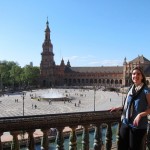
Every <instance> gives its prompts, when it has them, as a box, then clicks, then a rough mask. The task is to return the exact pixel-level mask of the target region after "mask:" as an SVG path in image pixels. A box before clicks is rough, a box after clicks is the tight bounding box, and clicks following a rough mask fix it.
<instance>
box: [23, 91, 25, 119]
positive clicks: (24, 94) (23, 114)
mask: <svg viewBox="0 0 150 150" xmlns="http://www.w3.org/2000/svg"><path fill="white" fill-rule="evenodd" d="M24 96H25V93H23V94H22V100H23V111H22V114H23V116H24Z"/></svg>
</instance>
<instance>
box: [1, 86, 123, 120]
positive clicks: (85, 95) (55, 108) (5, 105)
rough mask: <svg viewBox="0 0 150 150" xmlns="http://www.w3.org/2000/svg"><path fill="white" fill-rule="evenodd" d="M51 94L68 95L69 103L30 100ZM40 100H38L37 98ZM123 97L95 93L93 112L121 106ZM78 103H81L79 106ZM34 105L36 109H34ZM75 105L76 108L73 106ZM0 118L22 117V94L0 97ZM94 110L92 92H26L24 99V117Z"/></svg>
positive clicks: (113, 94)
mask: <svg viewBox="0 0 150 150" xmlns="http://www.w3.org/2000/svg"><path fill="white" fill-rule="evenodd" d="M52 92H53V93H56V94H57V93H58V94H62V95H63V96H66V94H67V95H68V97H71V98H72V100H71V102H68V101H66V102H64V101H55V100H52V101H51V102H50V101H49V100H40V101H38V98H37V99H31V97H30V96H31V95H33V97H42V96H43V95H45V94H49V95H51V94H52ZM39 99H40V98H39ZM122 99H123V95H122V94H121V93H116V92H108V91H105V92H104V91H101V90H100V89H99V90H97V91H96V93H95V110H96V111H99V110H108V109H110V108H112V107H116V106H121V105H122ZM79 101H80V102H81V103H80V104H79ZM35 105H36V106H37V107H35ZM75 105H76V106H75ZM0 110H1V113H0V117H9V116H22V115H23V97H22V93H13V94H9V95H4V96H1V97H0ZM93 110H94V91H93V90H80V89H57V90H56V89H45V90H34V91H32V92H26V94H25V97H24V115H37V114H38V115H40V114H55V113H70V112H82V111H93Z"/></svg>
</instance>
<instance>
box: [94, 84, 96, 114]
mask: <svg viewBox="0 0 150 150" xmlns="http://www.w3.org/2000/svg"><path fill="white" fill-rule="evenodd" d="M95 94H96V87H95V86H94V111H95Z"/></svg>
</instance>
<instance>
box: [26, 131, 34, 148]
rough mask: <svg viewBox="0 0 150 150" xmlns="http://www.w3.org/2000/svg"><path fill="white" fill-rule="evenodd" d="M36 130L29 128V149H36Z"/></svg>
mask: <svg viewBox="0 0 150 150" xmlns="http://www.w3.org/2000/svg"><path fill="white" fill-rule="evenodd" d="M34 131H35V130H29V131H28V135H29V150H35V140H34V136H33V133H34Z"/></svg>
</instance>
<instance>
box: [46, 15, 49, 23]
mask: <svg viewBox="0 0 150 150" xmlns="http://www.w3.org/2000/svg"><path fill="white" fill-rule="evenodd" d="M46 24H47V25H48V24H49V22H48V17H47V22H46Z"/></svg>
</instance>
